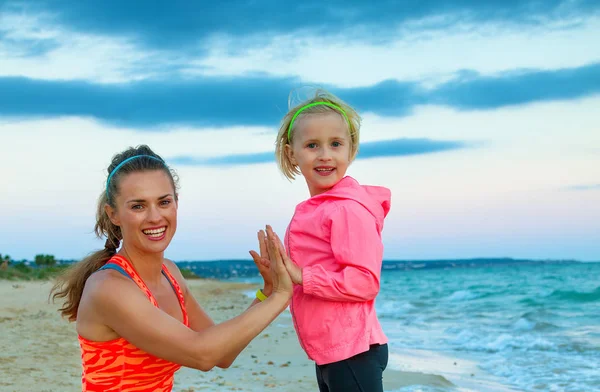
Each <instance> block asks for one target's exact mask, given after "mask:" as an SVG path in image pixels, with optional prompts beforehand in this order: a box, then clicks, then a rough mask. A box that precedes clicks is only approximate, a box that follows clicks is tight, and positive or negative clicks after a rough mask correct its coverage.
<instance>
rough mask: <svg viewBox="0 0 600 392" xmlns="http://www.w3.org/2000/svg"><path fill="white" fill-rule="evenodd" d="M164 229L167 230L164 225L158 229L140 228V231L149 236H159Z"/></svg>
mask: <svg viewBox="0 0 600 392" xmlns="http://www.w3.org/2000/svg"><path fill="white" fill-rule="evenodd" d="M165 230H167V228H166V227H161V228H160V229H151V230H142V232H143V233H144V234H146V235H149V236H150V237H160V236H161V235H162V234H163V233H164V232H165Z"/></svg>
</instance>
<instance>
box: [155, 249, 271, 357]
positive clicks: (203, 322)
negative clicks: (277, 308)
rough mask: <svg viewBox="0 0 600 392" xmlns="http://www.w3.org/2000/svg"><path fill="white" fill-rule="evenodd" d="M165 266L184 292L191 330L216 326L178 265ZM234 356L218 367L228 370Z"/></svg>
mask: <svg viewBox="0 0 600 392" xmlns="http://www.w3.org/2000/svg"><path fill="white" fill-rule="evenodd" d="M165 265H166V266H167V268H169V271H170V272H171V274H172V275H173V277H174V278H175V279H176V280H177V283H179V286H180V287H181V290H182V292H183V298H184V300H185V309H186V311H187V314H188V319H189V324H190V328H191V329H192V330H194V331H196V332H200V331H203V330H205V329H206V328H208V327H212V326H214V325H215V323H214V321H213V320H212V319H211V317H210V316H209V315H208V314H207V313H206V312H205V311H204V309H203V308H202V306H201V305H200V304H199V303H198V301H197V300H196V298H194V296H193V294H192V292H191V290H190V289H189V287H188V285H187V283H186V280H185V278H184V277H183V275H182V274H181V271H180V270H179V268H178V267H177V265H176V264H175V263H173V262H172V261H170V260H165ZM267 272H268V270H267ZM268 280H269V282H270V281H271V280H270V276H269V277H268ZM265 287H267V285H265ZM272 290H273V289H272V287H270V285H269V286H268V288H265V289H263V292H264V293H265V295H266V296H269V295H271V292H272ZM257 303H260V301H259V300H258V299H254V301H253V302H252V303H251V304H250V306H249V307H248V308H250V307H252V306H254V305H256V304H257ZM234 354H235V353H234ZM234 354H232V355H229V356H227V357H225V358H223V360H222V361H221V362H219V363H217V364H216V366H217V367H220V368H223V369H224V368H228V367H229V366H231V364H232V363H233V361H234V360H235V358H236V357H237V354H235V355H234Z"/></svg>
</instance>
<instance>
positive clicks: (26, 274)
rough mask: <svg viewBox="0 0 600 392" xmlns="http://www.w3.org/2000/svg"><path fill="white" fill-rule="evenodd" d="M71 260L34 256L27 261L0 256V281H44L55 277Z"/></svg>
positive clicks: (41, 255)
mask: <svg viewBox="0 0 600 392" xmlns="http://www.w3.org/2000/svg"><path fill="white" fill-rule="evenodd" d="M72 262H73V260H57V259H56V258H55V257H54V256H53V255H46V254H39V255H35V257H34V259H33V262H31V261H29V260H19V261H17V260H13V259H12V258H11V257H10V256H9V255H2V254H0V279H9V280H46V279H51V278H52V277H54V276H56V275H57V274H58V273H60V272H61V271H62V270H64V269H65V268H66V267H67V266H68V265H69V264H71V263H72Z"/></svg>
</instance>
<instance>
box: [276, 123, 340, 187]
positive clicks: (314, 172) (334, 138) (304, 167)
mask: <svg viewBox="0 0 600 392" xmlns="http://www.w3.org/2000/svg"><path fill="white" fill-rule="evenodd" d="M296 124H297V125H296V130H294V141H293V143H292V145H286V154H287V156H288V158H289V159H290V161H291V163H292V164H294V165H296V166H298V168H299V169H300V172H301V173H302V175H303V176H304V178H305V179H306V184H307V185H308V190H309V191H310V195H311V197H312V196H316V195H318V194H321V193H323V192H326V191H328V190H329V189H331V188H332V187H333V186H334V185H335V184H337V183H338V182H339V181H340V180H341V179H342V178H344V176H345V175H346V170H347V169H348V166H350V163H351V162H350V150H351V148H350V147H351V140H350V135H349V132H348V123H347V122H346V121H345V120H344V118H343V117H342V116H341V115H340V114H338V113H327V114H310V115H306V116H304V117H302V118H301V119H300V121H298V122H297V123H296Z"/></svg>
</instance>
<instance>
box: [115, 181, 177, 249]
mask: <svg viewBox="0 0 600 392" xmlns="http://www.w3.org/2000/svg"><path fill="white" fill-rule="evenodd" d="M115 203H116V208H112V207H110V206H106V212H107V214H108V216H109V217H110V220H111V221H112V223H113V224H115V225H117V226H119V227H120V228H121V233H122V234H123V245H126V246H127V247H128V248H130V249H131V248H132V247H133V248H135V249H136V250H137V251H138V252H140V253H160V252H164V250H165V249H166V248H167V246H168V245H169V243H170V242H171V239H172V238H173V235H174V234H175V230H176V228H177V202H176V201H175V190H174V189H173V185H172V183H171V178H170V177H169V175H168V174H167V173H165V172H164V171H162V170H152V171H144V172H137V173H131V174H128V175H126V176H124V177H122V178H121V179H120V183H119V194H118V196H117V198H116V200H115Z"/></svg>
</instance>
